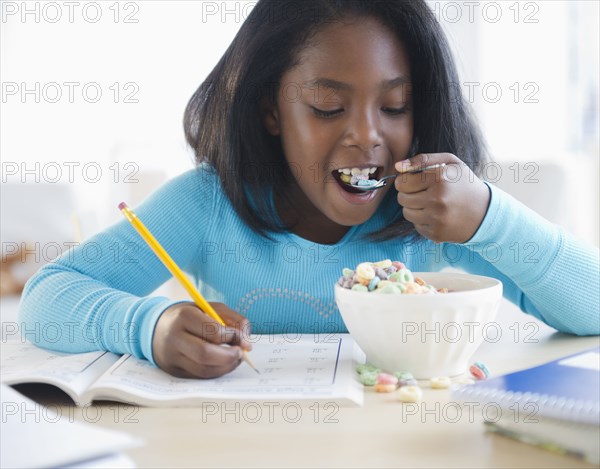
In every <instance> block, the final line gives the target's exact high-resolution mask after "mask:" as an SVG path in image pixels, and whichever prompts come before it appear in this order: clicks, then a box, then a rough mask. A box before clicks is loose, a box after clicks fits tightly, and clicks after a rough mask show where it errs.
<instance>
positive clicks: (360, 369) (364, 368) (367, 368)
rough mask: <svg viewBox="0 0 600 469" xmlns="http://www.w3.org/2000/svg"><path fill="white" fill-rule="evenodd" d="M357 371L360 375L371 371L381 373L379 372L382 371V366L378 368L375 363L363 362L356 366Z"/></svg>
mask: <svg viewBox="0 0 600 469" xmlns="http://www.w3.org/2000/svg"><path fill="white" fill-rule="evenodd" d="M356 372H357V373H358V374H359V375H362V374H363V373H365V372H370V373H377V374H379V373H381V369H380V368H377V367H376V366H374V365H371V364H369V363H361V364H360V365H358V366H357V367H356Z"/></svg>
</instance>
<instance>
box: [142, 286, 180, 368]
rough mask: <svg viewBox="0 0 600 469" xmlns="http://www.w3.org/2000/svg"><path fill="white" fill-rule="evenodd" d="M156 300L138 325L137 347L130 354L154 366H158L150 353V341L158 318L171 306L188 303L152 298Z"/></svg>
mask: <svg viewBox="0 0 600 469" xmlns="http://www.w3.org/2000/svg"><path fill="white" fill-rule="evenodd" d="M153 300H158V301H157V302H156V304H154V305H152V308H151V309H150V310H149V311H148V313H147V314H145V315H144V316H143V318H142V320H141V323H140V333H139V336H138V338H139V341H138V342H137V344H138V347H133V350H132V353H133V354H134V355H135V356H136V357H138V358H145V359H146V360H148V361H149V362H150V363H152V364H153V365H154V366H158V365H157V364H156V361H155V360H154V354H153V353H152V341H153V339H154V330H155V329H156V323H157V322H158V320H159V319H160V316H161V315H162V314H163V313H164V312H165V311H166V310H167V309H168V308H170V307H171V306H173V305H176V304H179V303H189V300H187V301H186V300H179V301H173V300H171V299H169V298H153Z"/></svg>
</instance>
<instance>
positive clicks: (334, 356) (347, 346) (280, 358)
mask: <svg viewBox="0 0 600 469" xmlns="http://www.w3.org/2000/svg"><path fill="white" fill-rule="evenodd" d="M252 343H253V349H252V351H251V352H250V356H251V358H252V361H253V362H254V363H255V365H256V366H257V368H258V369H259V371H260V374H257V373H256V372H255V371H254V370H253V369H252V368H250V367H249V366H248V365H247V364H246V363H242V364H241V365H240V366H239V367H238V368H236V369H235V370H234V371H232V372H231V373H229V374H227V375H225V376H222V377H220V378H215V379H203V380H202V379H183V378H176V377H173V376H171V375H169V374H167V373H165V372H164V371H162V370H160V369H158V368H156V367H154V366H153V365H151V364H150V363H148V362H147V361H142V360H138V359H136V358H135V357H132V356H124V357H122V358H121V359H120V360H119V362H117V363H116V364H115V365H113V367H112V368H111V369H110V370H109V371H108V372H107V373H106V374H105V375H104V376H102V378H100V379H99V380H98V381H97V382H96V383H95V384H94V386H93V387H92V389H91V391H95V390H97V391H99V390H100V389H102V391H106V390H107V389H109V388H113V389H119V390H121V391H124V392H126V393H127V395H129V396H141V397H146V398H148V399H151V400H157V401H161V400H177V399H179V400H188V399H189V398H196V399H198V398H224V399H261V398H265V399H267V398H276V399H277V398H281V399H303V398H304V399H310V398H311V397H312V398H317V397H319V396H323V397H326V396H332V397H333V396H335V395H338V396H340V397H344V396H345V395H346V394H348V393H349V392H351V391H348V390H347V389H346V388H352V386H353V385H354V384H355V383H356V376H355V372H354V364H353V353H354V342H353V341H352V339H351V338H350V337H349V336H348V335H339V334H337V335H331V334H330V335H304V336H296V337H291V338H289V337H285V336H282V335H263V336H253V338H252ZM100 395H102V392H100ZM95 397H96V398H97V397H98V395H96V396H95ZM138 402H144V401H138Z"/></svg>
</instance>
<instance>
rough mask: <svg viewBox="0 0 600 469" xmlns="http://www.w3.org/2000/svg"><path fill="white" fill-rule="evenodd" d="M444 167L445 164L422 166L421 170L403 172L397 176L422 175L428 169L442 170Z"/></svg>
mask: <svg viewBox="0 0 600 469" xmlns="http://www.w3.org/2000/svg"><path fill="white" fill-rule="evenodd" d="M444 166H446V163H437V164H432V165H429V166H424V167H423V168H415V169H411V170H409V171H404V172H402V173H399V174H417V173H422V172H423V171H427V170H429V169H436V168H443V167H444Z"/></svg>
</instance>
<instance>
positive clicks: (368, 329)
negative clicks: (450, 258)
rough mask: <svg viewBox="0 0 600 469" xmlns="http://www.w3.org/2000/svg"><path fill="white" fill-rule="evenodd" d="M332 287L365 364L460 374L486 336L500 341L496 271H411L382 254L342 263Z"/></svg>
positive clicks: (419, 374)
mask: <svg viewBox="0 0 600 469" xmlns="http://www.w3.org/2000/svg"><path fill="white" fill-rule="evenodd" d="M334 290H335V292H334V293H335V301H336V303H337V306H338V308H339V310H340V313H341V315H342V319H343V320H344V323H345V324H346V327H347V328H348V332H349V333H350V335H351V336H352V338H353V339H354V340H355V342H356V343H357V344H358V345H359V346H360V348H361V349H362V350H363V351H364V352H365V354H366V356H367V362H369V363H370V364H372V365H375V366H377V367H379V368H381V369H383V370H386V371H388V372H395V371H410V372H411V373H412V374H413V375H414V377H415V378H417V379H429V378H431V377H434V376H457V375H460V374H462V373H464V372H465V371H466V370H467V369H468V366H469V360H470V359H471V358H472V356H473V354H474V353H475V351H476V350H477V348H478V347H479V346H480V345H481V344H482V343H483V341H484V340H485V339H486V337H489V338H490V340H496V339H497V333H498V330H497V329H498V328H497V324H496V323H494V318H495V317H496V313H497V312H498V308H499V306H500V300H501V299H502V282H500V281H499V280H497V279H494V278H491V277H483V276H480V275H471V274H463V273H454V272H418V273H413V272H411V271H410V270H409V269H407V268H406V266H405V265H404V264H402V263H401V262H398V261H394V262H392V261H390V260H384V261H380V262H374V263H371V262H363V263H361V264H359V265H358V266H357V267H356V269H354V270H352V269H344V271H343V275H342V277H340V279H339V280H338V282H337V283H336V285H335V287H334ZM492 326H493V327H492Z"/></svg>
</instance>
